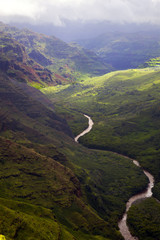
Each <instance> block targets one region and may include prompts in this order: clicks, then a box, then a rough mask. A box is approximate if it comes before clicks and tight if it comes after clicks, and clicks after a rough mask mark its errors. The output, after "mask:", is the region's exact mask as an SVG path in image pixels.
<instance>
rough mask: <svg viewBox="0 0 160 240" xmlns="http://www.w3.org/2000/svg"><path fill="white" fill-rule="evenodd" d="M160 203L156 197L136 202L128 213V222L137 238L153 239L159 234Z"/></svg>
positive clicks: (141, 239)
mask: <svg viewBox="0 0 160 240" xmlns="http://www.w3.org/2000/svg"><path fill="white" fill-rule="evenodd" d="M159 223H160V204H159V202H157V200H156V199H153V198H151V199H146V200H144V201H142V202H140V203H136V204H135V205H133V206H132V207H131V209H130V210H129V213H128V224H129V227H130V229H131V232H132V233H133V234H134V236H137V237H138V239H139V240H143V239H145V240H155V239H159V236H160V228H159Z"/></svg>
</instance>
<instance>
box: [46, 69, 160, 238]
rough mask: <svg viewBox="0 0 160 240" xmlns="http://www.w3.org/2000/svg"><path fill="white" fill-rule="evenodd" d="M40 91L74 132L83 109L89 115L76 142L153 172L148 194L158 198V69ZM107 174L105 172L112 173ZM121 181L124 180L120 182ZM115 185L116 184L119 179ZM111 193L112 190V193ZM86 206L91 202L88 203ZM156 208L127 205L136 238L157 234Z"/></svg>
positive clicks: (147, 204) (152, 203) (153, 204)
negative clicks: (84, 130) (88, 123)
mask: <svg viewBox="0 0 160 240" xmlns="http://www.w3.org/2000/svg"><path fill="white" fill-rule="evenodd" d="M43 92H44V93H45V94H46V95H47V96H48V97H49V98H50V99H51V100H52V102H54V104H55V108H56V111H57V112H59V114H62V115H63V116H65V117H66V119H68V123H69V125H70V126H71V128H72V130H73V132H74V134H75V135H76V134H77V133H78V132H79V130H80V129H82V128H83V127H84V128H85V124H86V122H85V123H84V120H83V121H82V120H81V119H82V116H83V113H85V114H88V115H90V116H91V117H92V119H93V121H94V126H93V129H92V131H91V132H90V133H88V134H87V135H85V136H83V137H81V138H80V142H81V143H82V144H83V145H85V146H87V147H89V148H91V149H93V148H95V149H101V150H110V151H114V152H117V153H121V154H124V155H128V156H130V157H132V158H135V159H137V160H138V161H139V162H140V164H141V166H142V167H143V168H145V169H147V170H148V171H149V172H151V173H152V174H153V175H154V177H155V180H156V182H155V187H154V189H153V193H154V196H155V197H156V198H158V200H160V174H159V173H160V151H159V149H160V141H159V140H160V139H159V136H160V123H159V116H160V108H159V101H160V94H159V92H160V71H159V70H158V69H154V68H146V69H139V70H138V69H137V70H126V71H117V72H113V73H109V74H107V75H104V76H102V77H95V78H86V79H84V80H82V81H81V82H79V83H77V84H74V85H68V86H65V87H49V88H46V89H44V90H43ZM86 121H87V120H86ZM98 161H99V160H98ZM116 166H117V163H116ZM97 168H98V167H97V166H96V167H95V169H97ZM104 169H105V167H104V166H103V170H104ZM108 169H110V167H109V168H108ZM119 169H120V168H119ZM123 171H124V170H123ZM113 172H114V171H113V170H110V173H111V175H112V176H113ZM110 177H111V176H109V179H110ZM111 178H112V177H111ZM109 179H108V180H107V181H109ZM123 182H124V184H126V180H124V181H123ZM119 183H120V185H121V181H120V182H119ZM103 186H104V184H103ZM118 186H119V185H118ZM126 186H128V183H127V185H126ZM113 189H116V188H115V187H113ZM125 190H126V188H125ZM94 192H95V190H94ZM114 194H115V192H114ZM114 194H113V192H112V196H115V195H114ZM117 194H120V193H117ZM105 196H106V194H105ZM119 196H121V195H119ZM120 198H121V197H120ZM93 200H94V198H93V197H92V201H93ZM107 201H108V198H107ZM112 201H113V198H112ZM119 201H120V199H119ZM115 202H117V200H116V201H115ZM91 204H92V206H94V205H93V204H94V202H92V203H91ZM112 204H113V202H112ZM158 209H159V203H156V201H155V200H154V201H153V200H147V201H146V202H144V203H143V202H142V203H141V204H139V205H135V206H134V207H132V208H131V210H130V212H129V220H128V221H129V225H130V227H131V230H132V231H133V233H134V235H135V233H136V235H137V236H138V238H139V239H159V238H160V235H159V231H158V226H159V224H160V221H159V218H158V214H157V211H158ZM98 211H99V212H100V210H99V209H98ZM137 213H138V214H137ZM148 224H149V225H148Z"/></svg>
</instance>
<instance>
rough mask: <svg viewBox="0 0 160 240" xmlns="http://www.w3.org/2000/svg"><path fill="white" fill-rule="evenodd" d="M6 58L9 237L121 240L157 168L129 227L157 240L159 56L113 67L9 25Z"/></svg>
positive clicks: (3, 117) (0, 28)
mask: <svg viewBox="0 0 160 240" xmlns="http://www.w3.org/2000/svg"><path fill="white" fill-rule="evenodd" d="M0 52H1V54H0V169H1V171H0V209H1V211H0V221H1V223H0V237H1V235H3V236H5V238H6V240H13V239H15V240H21V239H22V238H23V239H24V240H30V239H37V240H41V239H43V240H50V239H52V240H54V239H55V240H72V239H73V240H88V239H89V240H122V239H123V236H122V234H121V233H120V231H119V227H118V222H119V221H120V219H121V218H122V216H123V214H124V212H125V209H126V203H127V201H128V200H129V199H130V198H131V197H132V196H134V195H136V194H139V193H141V192H142V191H143V190H144V189H146V188H147V186H148V178H147V176H145V175H144V171H146V172H147V171H148V172H150V173H151V174H152V175H153V176H154V178H155V186H154V188H153V197H150V198H149V199H146V200H144V201H143V200H139V201H137V202H136V203H134V204H133V206H131V208H130V209H129V211H128V218H127V224H128V226H129V229H130V231H131V234H132V235H133V236H136V237H137V238H138V239H139V240H141V239H147V238H146V236H147V234H148V236H149V237H150V238H148V239H149V240H152V239H155V236H156V238H157V239H158V238H159V237H160V235H159V232H158V231H157V226H158V224H159V215H158V211H159V205H158V204H159V202H158V201H157V200H160V173H159V172H160V158H159V155H160V150H159V149H160V141H159V134H160V123H159V116H160V108H159V101H160V95H159V90H160V70H159V67H158V65H159V58H158V56H157V57H156V56H150V58H148V59H146V58H144V59H143V68H141V69H127V70H119V71H113V70H115V68H114V67H113V66H112V65H111V64H110V63H109V64H108V63H107V64H106V63H105V62H104V61H103V59H102V58H100V57H99V56H97V55H96V54H95V53H94V52H92V51H90V50H87V49H84V48H83V47H80V46H78V45H77V44H75V43H74V44H73V43H72V44H67V43H65V42H63V41H62V40H60V39H58V38H56V37H54V36H52V37H49V36H46V35H44V34H38V33H34V32H32V31H30V30H27V29H23V30H19V29H17V28H15V27H10V26H9V25H6V24H3V23H0ZM150 55H151V54H150ZM152 57H154V58H152ZM88 124H89V126H88ZM84 129H86V130H85V131H84ZM91 129H92V130H91ZM83 131H84V132H83ZM82 132H83V134H82ZM85 133H87V134H85ZM76 136H77V137H76ZM131 159H135V161H138V162H139V163H140V165H141V167H142V168H139V167H137V166H136V165H134V164H133V163H132V161H131ZM147 208H149V212H150V213H149V214H150V215H151V217H150V219H151V223H150V226H151V228H149V229H148V227H147V225H146V224H145V225H143V220H144V219H145V217H146V211H147ZM152 210H153V211H152ZM137 211H138V216H139V219H138V221H137V216H136V213H137ZM146 218H147V217H146ZM145 221H146V222H147V221H148V218H147V219H145ZM152 236H153V237H152ZM157 236H158V237H157Z"/></svg>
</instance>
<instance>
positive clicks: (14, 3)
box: [0, 0, 160, 26]
mask: <svg viewBox="0 0 160 240" xmlns="http://www.w3.org/2000/svg"><path fill="white" fill-rule="evenodd" d="M0 1H1V3H0V20H1V21H5V22H7V21H8V22H9V21H16V20H18V19H21V21H22V19H23V20H24V21H25V20H27V21H29V19H30V20H31V21H32V22H33V23H37V22H38V23H45V22H50V23H53V24H55V25H59V26H60V25H63V19H68V20H81V21H88V20H89V21H104V20H110V21H112V22H118V23H119V22H129V23H131V22H136V23H144V22H150V23H156V24H157V23H158V24H160V12H159V11H160V0H0Z"/></svg>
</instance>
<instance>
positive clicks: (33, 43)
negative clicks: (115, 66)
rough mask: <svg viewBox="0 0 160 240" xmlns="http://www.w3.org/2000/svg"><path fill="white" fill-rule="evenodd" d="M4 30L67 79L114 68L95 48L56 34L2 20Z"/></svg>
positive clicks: (1, 29) (42, 63)
mask: <svg viewBox="0 0 160 240" xmlns="http://www.w3.org/2000/svg"><path fill="white" fill-rule="evenodd" d="M0 31H2V32H5V33H8V34H10V36H11V37H12V38H14V39H15V40H16V41H18V42H19V43H21V44H23V45H24V46H25V48H26V52H27V54H28V55H29V56H30V57H31V58H32V59H34V60H35V61H36V62H38V63H39V64H41V65H42V66H44V67H47V69H49V70H51V71H52V72H53V73H54V77H56V74H58V75H60V76H61V78H62V80H63V81H67V80H68V81H72V80H75V79H76V77H77V76H78V75H79V74H92V75H102V74H104V73H107V72H109V71H111V69H112V67H111V66H110V65H108V64H105V63H103V61H102V59H101V58H100V57H98V56H97V55H96V54H95V53H93V52H92V51H89V50H85V49H84V48H79V47H77V46H73V45H69V44H67V43H65V42H63V41H61V40H60V39H58V38H56V37H50V36H47V35H44V34H39V33H34V32H32V31H29V30H27V29H24V30H18V29H17V28H15V27H10V26H9V25H4V24H3V23H1V24H0Z"/></svg>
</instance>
